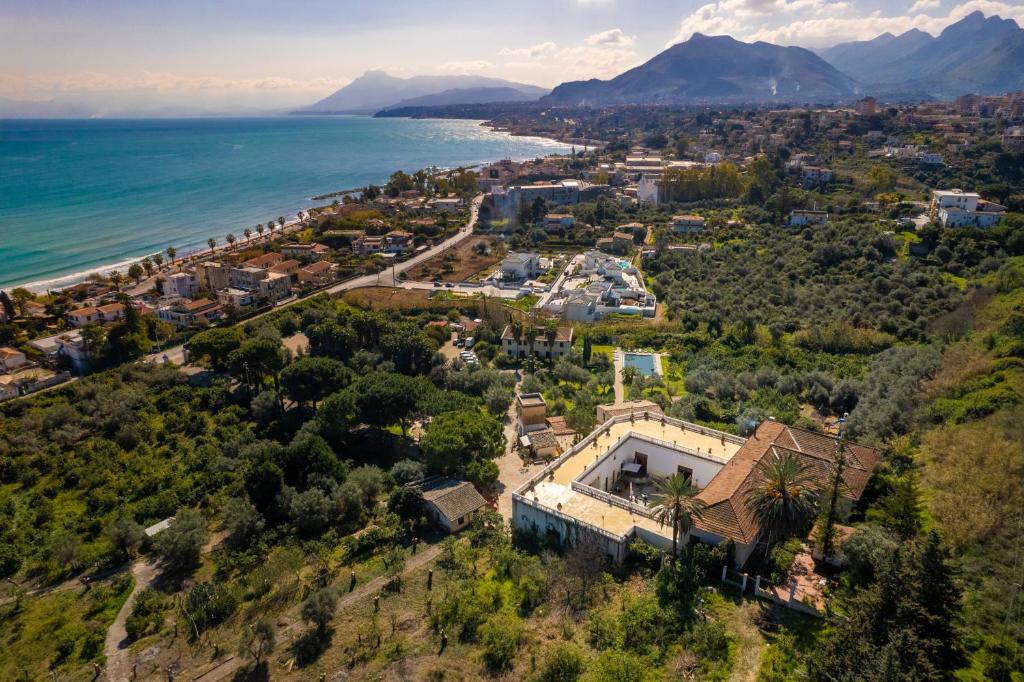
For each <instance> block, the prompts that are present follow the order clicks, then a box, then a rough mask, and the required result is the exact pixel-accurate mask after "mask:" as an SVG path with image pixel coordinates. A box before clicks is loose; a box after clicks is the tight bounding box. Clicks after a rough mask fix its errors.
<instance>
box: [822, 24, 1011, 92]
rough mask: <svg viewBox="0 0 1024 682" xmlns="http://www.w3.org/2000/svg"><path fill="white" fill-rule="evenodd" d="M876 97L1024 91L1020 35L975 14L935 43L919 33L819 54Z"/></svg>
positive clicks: (1008, 26)
mask: <svg viewBox="0 0 1024 682" xmlns="http://www.w3.org/2000/svg"><path fill="white" fill-rule="evenodd" d="M820 54H821V56H822V57H823V58H824V59H826V60H827V61H828V62H829V63H830V64H832V65H833V66H835V67H836V68H837V69H840V70H841V71H844V72H845V73H849V74H850V75H851V76H853V77H854V78H857V79H858V80H860V81H862V82H863V83H865V84H866V86H868V87H870V88H872V89H873V91H874V92H875V94H878V95H881V96H885V97H889V98H899V99H908V98H914V97H920V98H937V99H939V98H950V97H955V96H957V95H961V94H964V93H967V92H974V93H979V94H998V93H1001V92H1006V91H1009V90H1018V89H1020V88H1021V87H1024V75H1022V74H1024V30H1022V29H1021V28H1020V26H1018V25H1017V23H1016V22H1015V21H1013V20H1012V19H1002V18H1000V17H999V16H996V15H993V16H990V17H986V16H985V15H984V14H982V13H981V12H974V13H972V14H970V15H968V16H966V17H964V18H963V19H961V20H960V21H958V22H956V23H955V24H952V25H950V26H947V27H946V29H945V30H943V31H942V33H941V34H939V35H938V36H937V37H932V36H930V35H928V34H927V33H922V32H921V31H908V32H907V33H904V34H902V35H899V36H892V35H891V34H888V33H886V34H883V35H881V36H879V37H877V38H875V39H873V40H868V41H863V42H856V43H842V44H839V45H836V46H835V47H831V48H829V49H827V50H822V51H821V52H820Z"/></svg>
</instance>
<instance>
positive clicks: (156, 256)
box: [153, 253, 164, 269]
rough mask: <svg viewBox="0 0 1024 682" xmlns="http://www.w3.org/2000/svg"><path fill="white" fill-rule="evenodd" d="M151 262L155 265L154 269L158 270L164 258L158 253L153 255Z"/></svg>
mask: <svg viewBox="0 0 1024 682" xmlns="http://www.w3.org/2000/svg"><path fill="white" fill-rule="evenodd" d="M153 262H154V263H156V267H157V269H159V268H161V267H163V264H164V257H163V256H161V255H160V254H159V253H157V254H154V255H153Z"/></svg>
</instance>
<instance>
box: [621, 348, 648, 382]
mask: <svg viewBox="0 0 1024 682" xmlns="http://www.w3.org/2000/svg"><path fill="white" fill-rule="evenodd" d="M622 361H623V364H624V365H625V366H626V367H636V368H637V369H638V370H639V371H640V373H641V374H643V375H644V376H645V377H649V376H654V374H655V372H654V355H652V354H651V353H626V354H625V356H624V357H623V359H622Z"/></svg>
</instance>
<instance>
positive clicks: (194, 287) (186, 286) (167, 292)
mask: <svg viewBox="0 0 1024 682" xmlns="http://www.w3.org/2000/svg"><path fill="white" fill-rule="evenodd" d="M197 291H199V278H198V277H196V273H194V272H176V273H174V274H173V275H168V276H167V277H165V278H164V296H165V297H167V298H192V297H193V296H195V294H196V292H197Z"/></svg>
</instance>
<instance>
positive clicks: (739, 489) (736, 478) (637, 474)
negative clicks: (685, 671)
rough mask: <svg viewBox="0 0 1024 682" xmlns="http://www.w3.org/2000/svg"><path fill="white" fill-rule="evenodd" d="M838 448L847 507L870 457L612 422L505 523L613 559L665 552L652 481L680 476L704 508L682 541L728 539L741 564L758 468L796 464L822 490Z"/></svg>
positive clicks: (815, 443)
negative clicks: (639, 543) (635, 548)
mask: <svg viewBox="0 0 1024 682" xmlns="http://www.w3.org/2000/svg"><path fill="white" fill-rule="evenodd" d="M840 447H843V448H844V451H845V455H846V465H845V468H844V472H843V477H844V479H845V482H846V486H845V488H846V489H845V492H844V499H845V502H846V503H847V504H850V505H852V504H853V503H854V502H856V501H857V500H859V499H860V497H861V495H862V494H863V492H864V489H865V488H866V487H867V484H868V480H869V479H870V478H871V474H872V472H873V471H874V468H875V466H876V465H877V464H878V461H879V458H880V456H881V454H880V453H879V451H878V450H875V449H873V448H869V447H865V446H863V445H858V444H856V443H850V442H844V441H840V440H839V439H836V438H833V437H831V436H826V435H823V434H819V433H814V432H811V431H805V430H803V429H797V428H794V427H790V426H786V425H785V424H781V423H779V422H775V421H765V422H763V423H762V424H761V425H760V426H758V428H757V429H756V430H755V432H754V434H753V435H752V436H751V437H750V438H741V437H739V436H735V435H732V434H728V433H725V432H723V431H716V430H714V429H709V428H706V427H703V426H699V425H696V424H691V423H688V422H684V421H680V420H678V419H673V418H671V417H667V416H665V415H662V414H657V413H655V412H653V411H644V412H636V411H630V412H629V413H626V414H615V415H613V416H611V417H610V418H609V419H608V421H606V422H605V423H603V424H602V425H601V426H599V427H598V428H597V429H596V430H595V431H594V432H593V433H591V434H590V435H589V436H587V437H586V438H584V439H583V440H582V441H580V442H579V443H577V444H576V445H575V446H573V447H572V448H570V449H569V450H568V451H567V452H565V453H564V454H562V455H561V456H559V457H558V458H557V459H556V460H555V461H554V462H552V463H551V464H550V465H549V466H547V467H546V468H545V469H543V470H542V471H541V472H540V473H539V474H537V475H535V476H534V477H532V478H531V479H529V480H528V481H527V482H526V483H524V484H523V485H522V486H520V487H519V488H518V489H517V490H516V491H515V492H514V493H513V495H512V522H513V524H514V525H515V527H517V528H520V529H524V530H534V531H536V532H539V533H541V534H551V533H554V534H557V535H558V536H559V537H560V538H561V540H562V541H565V542H573V541H575V540H576V538H578V537H581V535H582V534H586V535H587V536H588V538H589V539H591V540H593V541H595V542H596V543H598V545H599V546H600V547H602V548H603V549H604V551H605V552H607V553H608V554H609V555H610V556H611V557H612V558H614V559H615V560H616V561H621V560H622V559H623V558H624V557H625V555H626V552H627V549H628V547H629V543H630V542H631V541H632V540H633V538H640V539H641V540H643V541H645V542H647V543H649V544H651V545H654V546H655V547H659V548H661V549H663V550H666V551H668V550H671V547H672V528H671V525H667V524H662V523H660V522H659V521H658V520H656V516H657V511H658V509H657V506H656V502H655V489H656V481H657V479H659V478H661V477H665V476H671V475H675V474H677V473H683V474H685V475H687V476H688V477H690V479H691V481H692V482H693V484H694V485H695V486H697V487H698V488H700V489H701V490H700V492H699V493H698V494H697V496H696V497H697V499H698V500H700V501H701V502H703V504H704V509H703V513H702V518H701V519H697V520H696V521H695V526H694V528H693V529H692V530H691V531H690V533H689V534H688V535H687V536H686V537H685V538H680V543H681V544H685V543H686V542H688V541H690V540H692V539H696V540H700V541H702V542H707V543H710V544H718V543H720V542H723V541H726V540H730V541H732V542H733V543H734V545H735V559H736V564H737V566H742V565H743V564H745V563H746V561H747V559H749V558H750V556H751V554H752V553H753V551H754V548H755V547H756V546H757V543H758V542H759V540H760V536H761V530H760V528H759V527H758V524H757V521H756V519H755V518H754V516H753V514H752V513H751V512H750V510H749V508H748V505H747V502H746V499H747V495H748V491H749V490H751V487H752V486H753V485H755V484H756V481H757V478H756V477H757V474H756V467H757V465H758V463H759V462H760V461H761V460H762V459H764V458H765V457H781V456H785V455H790V456H795V457H796V458H797V459H799V460H800V461H801V462H802V463H803V464H805V465H807V466H808V467H809V469H810V471H811V472H812V474H813V476H814V478H815V480H816V481H817V482H818V483H820V484H821V486H822V487H825V485H826V484H827V482H828V478H829V475H830V473H831V471H832V470H833V467H834V465H835V458H836V454H837V453H838V451H839V448H840Z"/></svg>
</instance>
